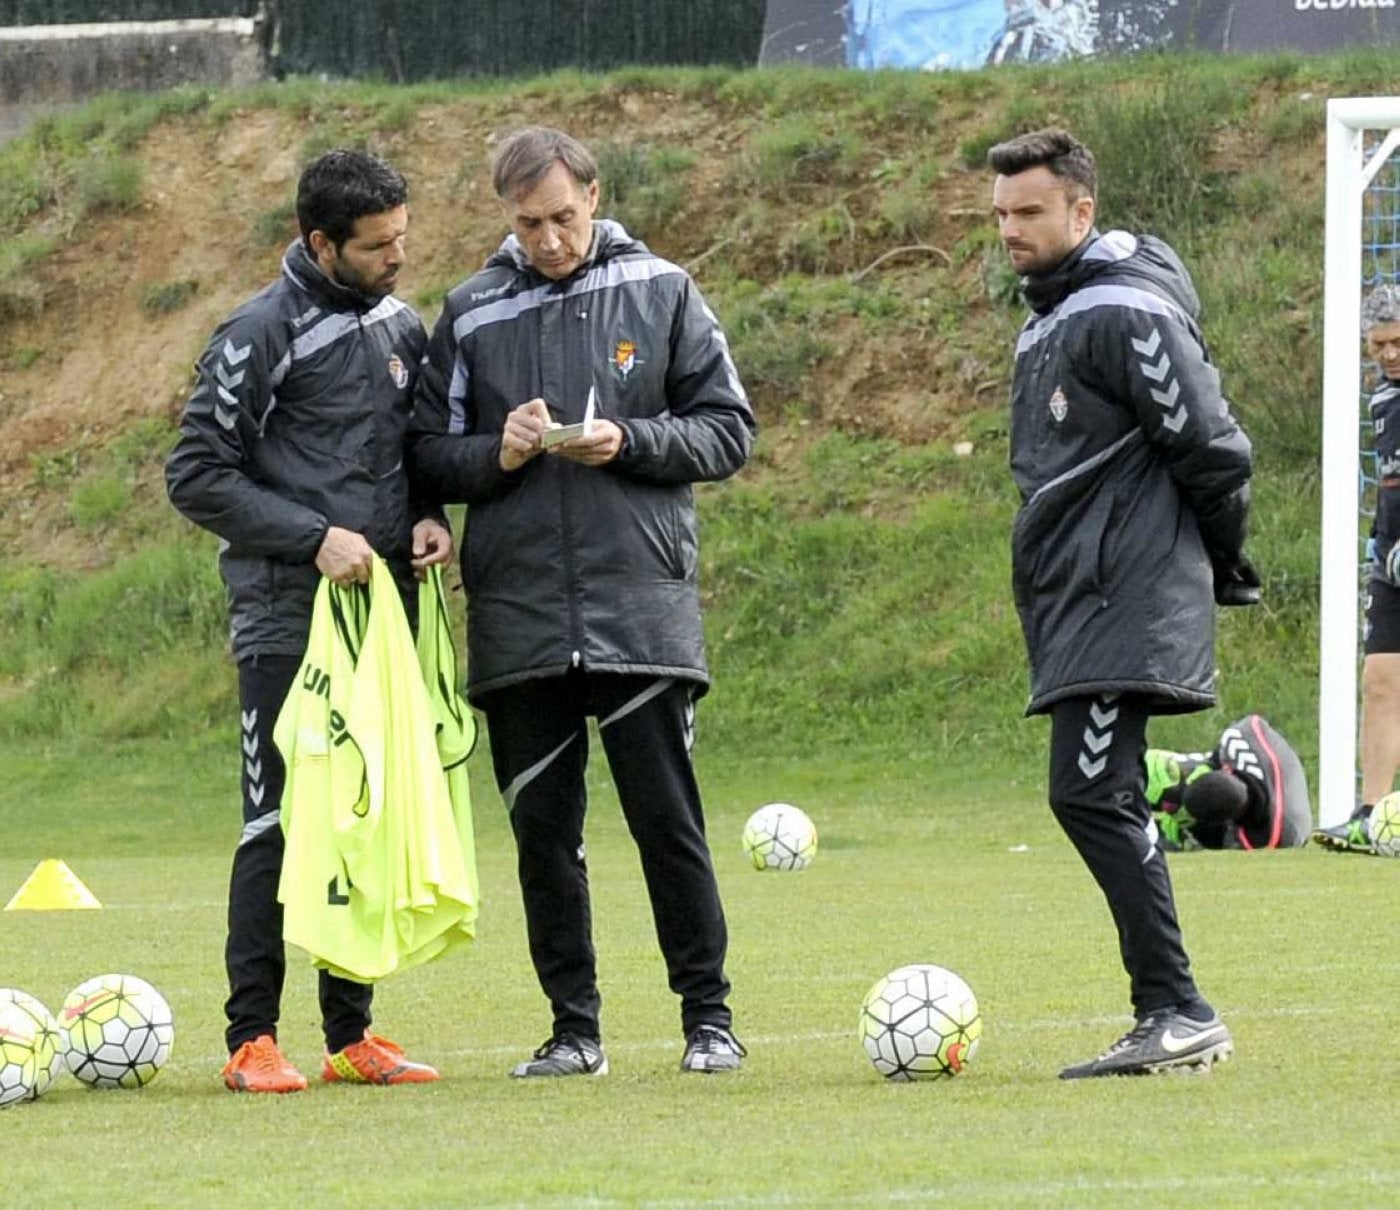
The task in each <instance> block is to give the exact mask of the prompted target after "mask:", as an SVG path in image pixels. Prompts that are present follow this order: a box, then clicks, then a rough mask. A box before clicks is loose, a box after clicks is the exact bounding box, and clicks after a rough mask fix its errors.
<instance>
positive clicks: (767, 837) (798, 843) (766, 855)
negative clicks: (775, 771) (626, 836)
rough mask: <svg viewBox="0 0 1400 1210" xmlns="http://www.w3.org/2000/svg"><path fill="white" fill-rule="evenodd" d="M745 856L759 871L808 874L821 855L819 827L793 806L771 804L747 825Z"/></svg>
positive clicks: (758, 812)
mask: <svg viewBox="0 0 1400 1210" xmlns="http://www.w3.org/2000/svg"><path fill="white" fill-rule="evenodd" d="M744 853H745V854H746V855H747V856H748V859H749V860H750V861H751V862H753V866H754V869H756V870H805V869H806V868H807V867H808V866H809V865H811V864H812V858H813V857H815V856H816V855H817V827H816V824H814V823H813V822H812V821H811V820H810V819H809V818H808V817H807V813H806V812H805V811H803V810H802V809H801V808H800V807H794V806H793V805H792V804H791V803H790V802H770V803H768V804H767V806H763V807H759V809H758V810H757V811H755V812H754V813H753V814H752V815H750V816H749V821H748V823H746V824H745V825H744Z"/></svg>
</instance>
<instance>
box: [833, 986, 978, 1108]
mask: <svg viewBox="0 0 1400 1210" xmlns="http://www.w3.org/2000/svg"><path fill="white" fill-rule="evenodd" d="M981 1037H982V1016H981V1013H980V1012H979V1011H978V1008H977V997H976V996H974V995H973V994H972V989H971V988H970V987H968V985H967V984H966V983H965V982H964V981H963V980H962V979H961V978H960V977H959V976H958V975H955V974H954V973H953V972H952V971H950V970H947V969H946V968H944V967H941V966H934V965H932V964H929V963H915V964H913V965H910V966H901V967H899V968H898V969H897V970H893V971H891V972H890V973H889V974H888V975H886V976H885V977H884V978H883V979H878V980H876V982H875V985H874V986H873V987H872V988H871V989H870V990H869V991H868V992H867V993H866V995H865V999H864V1001H863V1002H862V1003H861V1006H860V1040H861V1045H863V1046H864V1047H865V1053H866V1055H867V1056H869V1058H870V1061H871V1062H872V1063H873V1064H874V1065H875V1070H876V1071H878V1072H879V1073H880V1074H881V1075H882V1076H884V1077H885V1078H886V1079H887V1080H898V1081H906V1080H937V1079H942V1078H944V1077H948V1076H955V1075H957V1074H958V1073H959V1072H961V1071H962V1070H963V1069H964V1068H966V1066H967V1065H968V1064H969V1063H971V1062H972V1060H973V1058H974V1056H976V1054H977V1044H978V1042H979V1040H980V1039H981Z"/></svg>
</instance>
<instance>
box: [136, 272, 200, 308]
mask: <svg viewBox="0 0 1400 1210" xmlns="http://www.w3.org/2000/svg"><path fill="white" fill-rule="evenodd" d="M198 292H199V283H198V282H197V281H194V280H193V279H191V278H183V279H181V280H179V281H168V282H159V283H155V284H152V285H148V286H145V287H144V288H143V289H142V290H141V310H143V311H144V312H145V313H146V314H147V315H168V314H169V313H170V312H172V311H178V310H180V308H182V307H184V306H186V305H187V304H188V303H189V301H190V299H192V298H193V297H194V296H195V295H196V294H197V293H198Z"/></svg>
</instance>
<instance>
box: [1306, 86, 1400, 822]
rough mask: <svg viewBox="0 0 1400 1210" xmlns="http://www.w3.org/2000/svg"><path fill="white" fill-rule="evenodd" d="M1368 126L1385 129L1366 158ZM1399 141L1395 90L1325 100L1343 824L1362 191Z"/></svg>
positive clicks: (1331, 725)
mask: <svg viewBox="0 0 1400 1210" xmlns="http://www.w3.org/2000/svg"><path fill="white" fill-rule="evenodd" d="M1367 132H1372V133H1374V132H1388V133H1386V134H1384V135H1383V138H1382V141H1381V144H1380V146H1379V147H1378V148H1377V149H1376V150H1375V151H1374V152H1372V153H1371V155H1370V156H1369V157H1368V156H1367V154H1366V135H1367ZM1397 148H1400V97H1347V98H1339V99H1337V100H1332V101H1328V102H1327V244H1326V257H1325V270H1324V272H1325V276H1324V279H1323V305H1324V308H1325V310H1324V322H1323V360H1322V365H1323V390H1322V408H1323V411H1322V535H1321V537H1322V569H1321V574H1322V584H1321V591H1320V598H1321V599H1320V605H1321V619H1320V627H1321V630H1320V642H1319V646H1320V650H1319V653H1318V654H1319V666H1318V673H1319V676H1318V786H1317V798H1318V817H1319V822H1320V823H1321V825H1322V826H1323V827H1329V826H1331V825H1332V824H1336V823H1340V822H1342V821H1343V820H1345V819H1346V818H1347V817H1348V816H1349V815H1350V814H1351V813H1352V811H1353V810H1354V808H1355V805H1356V789H1357V786H1356V770H1357V761H1358V728H1357V716H1358V713H1359V708H1358V703H1357V638H1358V635H1359V634H1360V633H1361V631H1360V623H1361V615H1360V605H1361V602H1360V594H1359V593H1358V591H1357V587H1358V584H1357V560H1358V557H1359V553H1360V551H1361V542H1362V538H1363V535H1362V532H1361V511H1360V509H1359V507H1358V505H1357V487H1358V484H1359V483H1360V481H1361V448H1360V440H1359V435H1360V420H1361V415H1360V408H1361V281H1362V276H1361V275H1362V272H1363V266H1362V215H1363V197H1364V195H1365V192H1366V189H1367V186H1369V185H1370V183H1371V182H1372V181H1373V180H1374V179H1375V176H1376V174H1377V173H1378V172H1379V171H1380V170H1381V168H1382V167H1383V166H1384V165H1385V164H1386V162H1387V161H1388V160H1389V158H1390V157H1391V155H1393V154H1394V153H1395V151H1396V149H1397Z"/></svg>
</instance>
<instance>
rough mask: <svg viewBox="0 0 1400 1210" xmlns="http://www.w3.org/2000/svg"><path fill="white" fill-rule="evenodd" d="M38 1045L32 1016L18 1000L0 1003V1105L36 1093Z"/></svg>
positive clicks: (30, 1099) (13, 1102)
mask: <svg viewBox="0 0 1400 1210" xmlns="http://www.w3.org/2000/svg"><path fill="white" fill-rule="evenodd" d="M38 1046H39V1039H38V1031H37V1030H36V1028H35V1025H34V1021H33V1018H31V1017H30V1015H29V1014H28V1013H27V1012H25V1011H24V1009H22V1008H20V1006H19V1005H18V1004H14V1003H9V1004H0V1108H4V1107H5V1106H6V1105H13V1104H15V1103H16V1102H18V1101H32V1100H33V1099H34V1097H35V1096H36V1095H38V1094H37V1093H35V1091H34V1089H35V1088H36V1087H37V1086H38V1079H39V1056H38Z"/></svg>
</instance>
